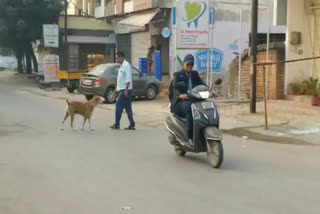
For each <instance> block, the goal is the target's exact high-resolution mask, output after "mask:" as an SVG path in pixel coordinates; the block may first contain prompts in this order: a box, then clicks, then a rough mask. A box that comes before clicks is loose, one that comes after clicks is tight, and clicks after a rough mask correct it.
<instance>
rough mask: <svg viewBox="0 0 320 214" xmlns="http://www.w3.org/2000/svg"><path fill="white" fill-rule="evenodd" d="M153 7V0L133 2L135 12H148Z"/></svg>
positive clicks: (134, 0) (136, 0)
mask: <svg viewBox="0 0 320 214" xmlns="http://www.w3.org/2000/svg"><path fill="white" fill-rule="evenodd" d="M150 8H153V7H152V0H133V10H134V11H139V10H146V9H150Z"/></svg>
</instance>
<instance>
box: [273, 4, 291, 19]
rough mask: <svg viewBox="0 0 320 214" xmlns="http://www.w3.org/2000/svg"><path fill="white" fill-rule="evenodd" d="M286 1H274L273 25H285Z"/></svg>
mask: <svg viewBox="0 0 320 214" xmlns="http://www.w3.org/2000/svg"><path fill="white" fill-rule="evenodd" d="M287 7H288V2H287V0H274V7H273V9H274V12H273V14H274V17H273V25H287Z"/></svg>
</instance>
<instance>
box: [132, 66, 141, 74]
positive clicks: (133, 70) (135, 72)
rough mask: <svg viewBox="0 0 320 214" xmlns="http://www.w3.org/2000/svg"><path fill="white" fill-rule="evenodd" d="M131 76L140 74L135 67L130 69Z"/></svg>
mask: <svg viewBox="0 0 320 214" xmlns="http://www.w3.org/2000/svg"><path fill="white" fill-rule="evenodd" d="M131 68H132V69H131V71H132V75H135V76H139V74H140V72H139V71H138V69H136V68H135V67H131Z"/></svg>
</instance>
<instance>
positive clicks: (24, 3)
mask: <svg viewBox="0 0 320 214" xmlns="http://www.w3.org/2000/svg"><path fill="white" fill-rule="evenodd" d="M63 2H64V1H63V0H0V47H3V48H10V49H13V50H14V51H15V54H16V57H17V60H18V71H19V72H20V73H23V68H22V60H23V57H24V56H25V57H26V64H27V66H26V73H27V74H30V73H31V71H32V64H33V67H34V68H35V70H36V72H37V68H38V62H37V59H36V57H35V54H34V51H33V48H32V44H33V43H34V42H35V41H36V40H39V39H41V38H42V37H43V30H42V26H43V24H53V23H57V22H58V18H59V16H60V14H61V11H62V10H63V8H64V5H63Z"/></svg>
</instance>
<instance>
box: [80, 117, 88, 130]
mask: <svg viewBox="0 0 320 214" xmlns="http://www.w3.org/2000/svg"><path fill="white" fill-rule="evenodd" d="M86 121H87V118H86V117H84V119H83V123H82V128H81V130H82V131H84V125H85V124H86Z"/></svg>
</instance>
